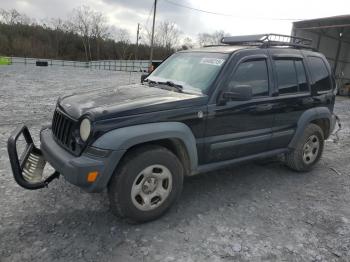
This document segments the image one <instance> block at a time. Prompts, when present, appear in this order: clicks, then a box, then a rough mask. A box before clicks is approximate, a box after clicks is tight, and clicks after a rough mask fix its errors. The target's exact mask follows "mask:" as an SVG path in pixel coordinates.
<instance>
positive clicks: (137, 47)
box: [135, 23, 140, 60]
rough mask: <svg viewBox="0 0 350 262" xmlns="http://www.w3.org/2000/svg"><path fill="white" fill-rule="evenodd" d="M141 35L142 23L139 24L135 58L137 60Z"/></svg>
mask: <svg viewBox="0 0 350 262" xmlns="http://www.w3.org/2000/svg"><path fill="white" fill-rule="evenodd" d="M139 35H140V23H138V24H137V34H136V48H135V60H137V53H138V49H139V39H140V36H139Z"/></svg>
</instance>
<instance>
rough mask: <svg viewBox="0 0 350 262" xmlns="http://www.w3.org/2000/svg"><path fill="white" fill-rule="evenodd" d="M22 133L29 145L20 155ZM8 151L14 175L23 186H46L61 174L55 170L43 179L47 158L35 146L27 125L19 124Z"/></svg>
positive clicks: (38, 187)
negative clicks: (18, 142)
mask: <svg viewBox="0 0 350 262" xmlns="http://www.w3.org/2000/svg"><path fill="white" fill-rule="evenodd" d="M21 134H23V137H24V139H25V141H26V144H27V145H26V148H25V150H24V152H23V153H22V155H21V156H20V157H18V153H17V146H16V145H17V140H18V138H19V136H20V135H21ZM7 151H8V154H9V158H10V163H11V168H12V172H13V177H14V178H15V180H16V182H17V184H18V185H20V186H21V187H24V188H26V189H29V190H36V189H40V188H44V187H47V185H48V184H49V183H50V182H51V181H52V180H54V179H55V178H58V177H59V175H60V174H59V173H58V172H57V171H55V172H53V173H52V174H51V175H50V176H49V177H47V178H46V179H45V180H42V177H43V172H44V167H45V164H46V160H45V158H44V156H43V154H42V152H41V150H40V149H38V148H36V147H35V145H34V142H33V139H32V137H31V135H30V132H29V130H28V128H27V127H26V126H25V125H22V126H19V127H18V128H16V130H15V131H13V133H12V134H11V136H10V137H9V139H8V141H7Z"/></svg>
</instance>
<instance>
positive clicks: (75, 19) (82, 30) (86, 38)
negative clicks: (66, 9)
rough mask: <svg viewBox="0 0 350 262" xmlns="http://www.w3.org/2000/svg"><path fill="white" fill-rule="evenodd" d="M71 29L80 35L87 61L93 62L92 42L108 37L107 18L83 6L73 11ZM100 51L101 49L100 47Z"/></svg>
mask: <svg viewBox="0 0 350 262" xmlns="http://www.w3.org/2000/svg"><path fill="white" fill-rule="evenodd" d="M70 27H71V28H72V30H73V31H74V32H75V33H77V34H79V35H80V36H81V38H82V42H83V45H84V49H85V56H86V60H91V59H92V55H91V41H92V40H93V39H94V40H98V41H99V40H100V39H103V38H105V37H107V35H108V34H107V32H108V26H107V24H106V18H105V16H104V15H103V14H102V13H100V12H97V11H94V10H92V9H91V8H90V7H88V6H81V7H79V8H76V9H74V10H73V13H72V16H71V19H70ZM97 46H98V49H99V45H97Z"/></svg>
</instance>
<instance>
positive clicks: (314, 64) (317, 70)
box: [309, 56, 331, 91]
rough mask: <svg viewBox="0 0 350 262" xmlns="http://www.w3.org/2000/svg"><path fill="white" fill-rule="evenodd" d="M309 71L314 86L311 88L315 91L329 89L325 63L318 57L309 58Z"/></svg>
mask: <svg viewBox="0 0 350 262" xmlns="http://www.w3.org/2000/svg"><path fill="white" fill-rule="evenodd" d="M309 64H310V71H311V76H312V80H313V82H314V84H313V85H312V87H313V88H314V89H315V90H317V91H327V90H329V89H331V81H330V77H329V73H328V70H327V68H326V65H325V63H324V62H323V60H322V59H321V58H319V57H315V56H311V57H309Z"/></svg>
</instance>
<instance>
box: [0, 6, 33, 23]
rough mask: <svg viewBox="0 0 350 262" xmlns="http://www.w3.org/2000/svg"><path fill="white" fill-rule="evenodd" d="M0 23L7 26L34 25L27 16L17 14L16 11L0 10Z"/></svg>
mask: <svg viewBox="0 0 350 262" xmlns="http://www.w3.org/2000/svg"><path fill="white" fill-rule="evenodd" d="M0 21H2V22H3V23H5V24H8V25H14V24H25V25H29V24H32V23H34V21H33V20H32V19H30V18H29V17H28V16H26V15H24V14H21V13H19V12H18V11H17V10H16V9H10V10H5V9H0Z"/></svg>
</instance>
